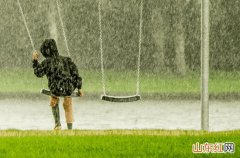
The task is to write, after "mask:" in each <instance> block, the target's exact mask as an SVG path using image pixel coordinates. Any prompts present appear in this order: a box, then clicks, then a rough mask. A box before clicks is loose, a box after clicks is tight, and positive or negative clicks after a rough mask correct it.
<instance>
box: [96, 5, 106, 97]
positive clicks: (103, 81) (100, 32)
mask: <svg viewBox="0 0 240 158" xmlns="http://www.w3.org/2000/svg"><path fill="white" fill-rule="evenodd" d="M101 5H102V0H99V1H98V17H99V42H100V54H101V72H102V87H103V94H104V95H106V88H105V76H104V67H103V46H102V16H101Z"/></svg>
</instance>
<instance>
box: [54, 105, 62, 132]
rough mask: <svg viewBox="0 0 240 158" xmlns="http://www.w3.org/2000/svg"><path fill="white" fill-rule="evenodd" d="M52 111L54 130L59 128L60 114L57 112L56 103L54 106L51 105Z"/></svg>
mask: <svg viewBox="0 0 240 158" xmlns="http://www.w3.org/2000/svg"><path fill="white" fill-rule="evenodd" d="M52 113H53V117H54V121H55V127H54V130H61V123H60V114H59V106H58V104H57V105H56V106H55V107H52Z"/></svg>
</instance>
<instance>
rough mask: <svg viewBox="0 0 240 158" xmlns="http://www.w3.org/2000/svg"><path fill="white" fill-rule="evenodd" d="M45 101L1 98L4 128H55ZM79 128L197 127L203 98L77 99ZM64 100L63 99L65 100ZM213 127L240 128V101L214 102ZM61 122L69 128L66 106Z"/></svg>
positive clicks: (76, 124) (0, 120) (0, 126)
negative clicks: (166, 99) (183, 99)
mask: <svg viewBox="0 0 240 158" xmlns="http://www.w3.org/2000/svg"><path fill="white" fill-rule="evenodd" d="M48 101H49V100H48V98H46V99H45V100H44V99H43V100H26V99H24V100H21V99H18V100H14V99H12V100H11V99H2V100H0V130H3V129H21V130H26V129H40V130H46V129H52V128H53V126H54V122H53V116H52V113H51V108H50V106H48V105H49V103H48ZM73 102H74V117H75V122H74V128H75V129H187V130H188V129H195V130H199V129H200V128H201V104H200V101H157V100H154V101H148V100H142V101H138V102H132V103H111V102H106V101H101V100H93V101H92V100H82V99H81V98H74V100H73ZM61 103H62V102H61ZM209 110H210V114H209V116H210V130H211V131H221V130H233V129H240V102H239V101H237V102H234V101H232V102H223V101H211V102H210V109H209ZM60 111H61V123H62V127H63V129H66V123H65V117H64V110H63V107H62V105H61V106H60Z"/></svg>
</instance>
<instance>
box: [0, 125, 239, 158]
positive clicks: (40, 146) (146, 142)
mask: <svg viewBox="0 0 240 158" xmlns="http://www.w3.org/2000/svg"><path fill="white" fill-rule="evenodd" d="M239 135H240V131H225V132H206V131H183V130H174V131H168V130H107V131H101V130H100V131H85V130H83V131H81V130H73V131H17V130H7V131H0V142H1V144H0V157H1V158H4V157H104V158H105V157H178V158H181V157H189V158H191V157H239V156H240V148H239V146H240V138H239ZM196 142H199V143H205V142H209V143H215V142H234V143H235V149H236V150H235V153H233V154H223V153H222V154H219V153H218V154H216V153H215V154H206V153H205V154H193V153H192V144H195V143H196Z"/></svg>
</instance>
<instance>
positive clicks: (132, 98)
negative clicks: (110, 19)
mask: <svg viewBox="0 0 240 158" xmlns="http://www.w3.org/2000/svg"><path fill="white" fill-rule="evenodd" d="M17 3H18V6H19V9H20V13H21V15H22V19H23V22H24V25H25V28H26V30H27V33H28V37H29V39H30V42H31V46H32V49H33V51H36V49H35V45H34V42H33V40H32V36H31V34H30V31H29V28H28V25H27V22H26V18H25V15H24V12H23V9H22V6H21V3H20V0H17ZM56 5H57V11H58V16H59V20H60V23H61V29H62V33H63V37H64V42H65V45H66V49H67V53H68V56H69V57H70V56H71V55H70V51H69V47H68V42H67V37H66V33H65V30H64V24H63V20H62V17H61V11H60V6H59V1H58V0H56ZM101 6H102V0H99V2H98V18H99V42H100V55H101V73H102V89H103V94H102V95H101V99H102V100H105V101H111V102H132V101H138V100H140V99H141V96H140V94H139V86H140V80H139V77H140V59H141V44H142V23H143V16H142V14H143V13H142V12H143V0H141V4H140V20H139V43H138V60H137V81H136V94H135V95H131V96H111V95H108V94H107V93H106V88H105V73H104V64H103V63H104V59H103V40H102V15H101V10H102V9H101V8H102V7H101ZM42 80H43V79H42ZM42 85H43V83H42ZM40 92H41V93H42V94H44V95H50V96H54V95H53V94H52V93H51V91H50V90H47V89H44V88H42V89H41V91H40ZM71 96H72V97H79V94H78V92H73V94H72V95H71Z"/></svg>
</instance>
